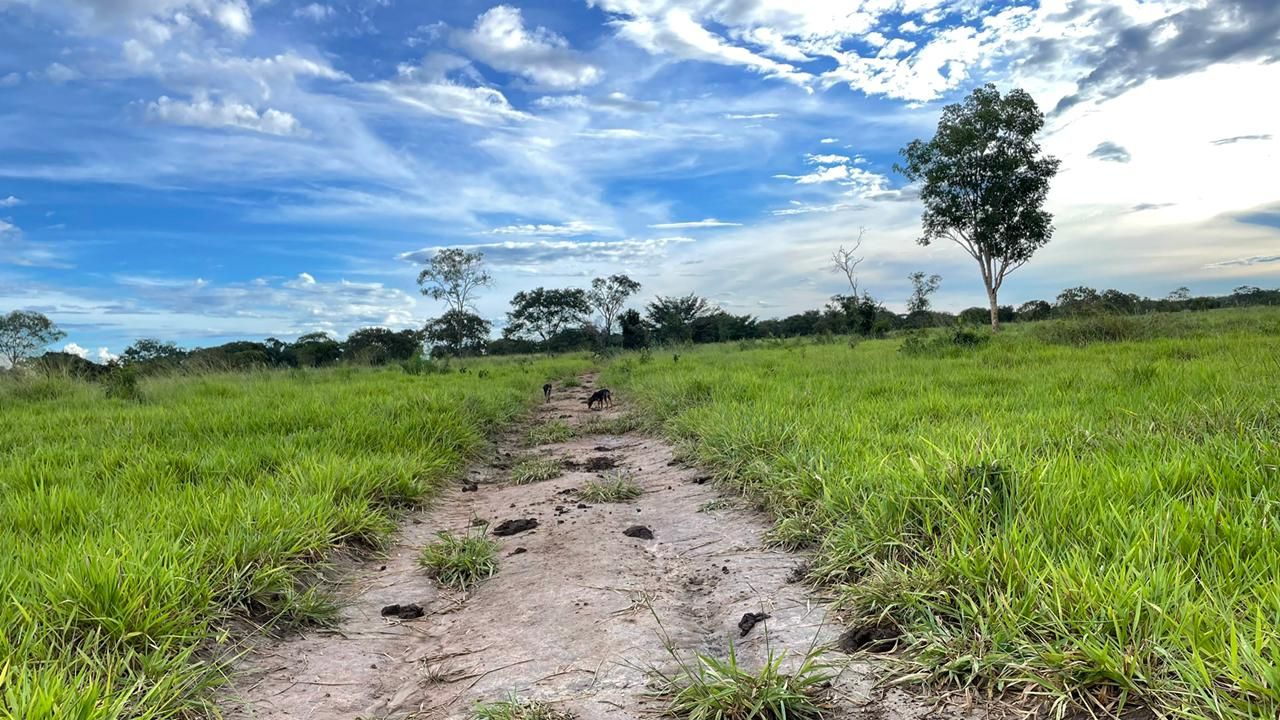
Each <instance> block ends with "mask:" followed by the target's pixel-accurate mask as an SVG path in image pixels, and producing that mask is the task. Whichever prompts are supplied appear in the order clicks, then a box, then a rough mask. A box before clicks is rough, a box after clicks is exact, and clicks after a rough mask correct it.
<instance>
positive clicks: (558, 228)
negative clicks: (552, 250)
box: [488, 220, 610, 237]
mask: <svg viewBox="0 0 1280 720" xmlns="http://www.w3.org/2000/svg"><path fill="white" fill-rule="evenodd" d="M607 232H610V230H609V228H604V227H597V226H595V225H592V224H591V223H586V222H582V221H580V220H571V221H569V222H567V223H562V224H552V223H542V224H526V225H503V226H502V227H496V228H494V229H492V230H489V231H488V234H489V235H530V236H542V237H573V236H575V235H600V234H604V233H607Z"/></svg>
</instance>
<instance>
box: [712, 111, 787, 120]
mask: <svg viewBox="0 0 1280 720" xmlns="http://www.w3.org/2000/svg"><path fill="white" fill-rule="evenodd" d="M724 117H725V119H726V120H777V119H778V118H779V117H781V116H780V115H779V114H778V113H772V112H770V113H746V114H742V113H728V114H726V115H725V116H724Z"/></svg>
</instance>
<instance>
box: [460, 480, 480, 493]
mask: <svg viewBox="0 0 1280 720" xmlns="http://www.w3.org/2000/svg"><path fill="white" fill-rule="evenodd" d="M479 489H480V486H479V485H477V484H475V483H473V482H469V483H463V485H462V492H475V491H477V490H479Z"/></svg>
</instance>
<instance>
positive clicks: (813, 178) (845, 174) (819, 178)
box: [774, 165, 849, 185]
mask: <svg viewBox="0 0 1280 720" xmlns="http://www.w3.org/2000/svg"><path fill="white" fill-rule="evenodd" d="M774 177H775V178H778V179H780V180H795V181H796V184H797V185H817V184H820V183H829V182H839V181H842V180H848V179H849V166H848V165H832V166H830V167H819V168H818V169H817V170H815V171H813V172H811V173H809V174H807V175H783V174H779V175H774Z"/></svg>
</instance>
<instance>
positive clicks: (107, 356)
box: [62, 342, 120, 364]
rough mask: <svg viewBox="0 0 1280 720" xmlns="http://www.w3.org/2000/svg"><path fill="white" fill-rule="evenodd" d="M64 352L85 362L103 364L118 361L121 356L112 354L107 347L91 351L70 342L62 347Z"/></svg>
mask: <svg viewBox="0 0 1280 720" xmlns="http://www.w3.org/2000/svg"><path fill="white" fill-rule="evenodd" d="M62 352H64V353H68V354H71V355H77V356H79V357H82V358H84V359H85V360H91V361H93V362H97V363H103V364H105V363H109V362H111V361H112V360H118V359H119V357H120V356H119V355H116V354H114V353H112V352H111V350H110V349H109V348H106V347H101V346H100V347H98V349H97V350H90V349H89V348H86V347H81V346H79V345H77V344H76V343H73V342H69V343H67V344H66V345H64V346H63V347H62Z"/></svg>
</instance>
